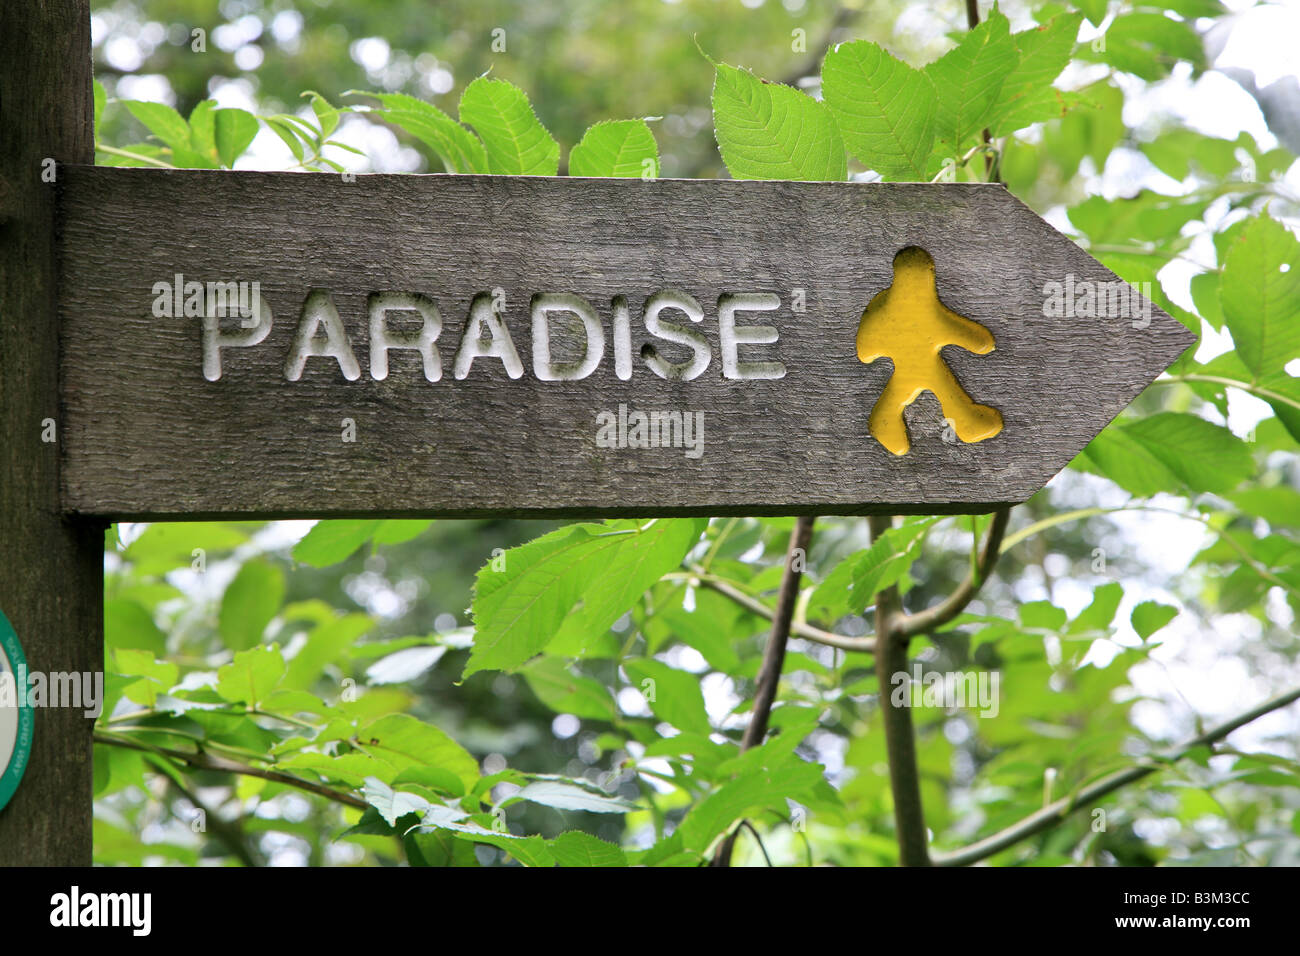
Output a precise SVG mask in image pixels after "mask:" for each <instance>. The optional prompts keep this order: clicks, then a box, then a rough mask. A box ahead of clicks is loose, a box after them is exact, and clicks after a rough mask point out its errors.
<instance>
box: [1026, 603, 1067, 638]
mask: <svg viewBox="0 0 1300 956" xmlns="http://www.w3.org/2000/svg"><path fill="white" fill-rule="evenodd" d="M1017 613H1018V614H1019V616H1020V623H1021V624H1022V625H1024V626H1025V627H1027V628H1030V629H1032V630H1036V631H1060V630H1061V629H1062V628H1063V627H1065V619H1066V615H1065V611H1063V610H1061V609H1060V608H1059V607H1057V606H1056V605H1055V604H1053V603H1052V602H1051V601H1026V602H1025V603H1024V604H1022V605H1020V607H1019V608H1018V609H1017Z"/></svg>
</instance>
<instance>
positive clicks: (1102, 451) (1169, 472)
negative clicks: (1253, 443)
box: [1083, 412, 1255, 497]
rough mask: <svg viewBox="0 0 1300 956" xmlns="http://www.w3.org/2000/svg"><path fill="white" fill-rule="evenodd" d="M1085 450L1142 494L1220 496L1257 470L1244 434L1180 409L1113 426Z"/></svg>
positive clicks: (1111, 475) (1122, 482) (1114, 476)
mask: <svg viewBox="0 0 1300 956" xmlns="http://www.w3.org/2000/svg"><path fill="white" fill-rule="evenodd" d="M1083 453H1084V455H1086V456H1087V457H1088V458H1089V459H1090V460H1091V461H1092V462H1093V463H1094V464H1095V465H1096V466H1097V468H1098V469H1099V470H1100V471H1101V473H1102V474H1104V475H1106V476H1107V477H1108V478H1110V479H1111V480H1112V481H1114V482H1115V483H1116V484H1118V485H1119V486H1120V487H1122V488H1124V489H1125V490H1127V491H1129V492H1132V493H1133V494H1135V495H1139V496H1142V497H1148V496H1150V495H1154V494H1156V493H1158V492H1161V491H1171V492H1175V493H1177V492H1187V491H1190V492H1202V491H1209V492H1214V493H1216V494H1221V493H1223V492H1225V491H1231V490H1233V488H1235V487H1236V486H1237V485H1238V484H1239V483H1240V482H1242V481H1244V480H1245V479H1246V478H1248V477H1250V475H1252V474H1253V473H1254V470H1255V465H1254V460H1253V459H1252V458H1251V455H1250V448H1249V446H1247V445H1246V443H1245V442H1243V441H1242V440H1241V439H1240V438H1238V437H1237V436H1235V435H1234V434H1232V432H1230V431H1228V430H1227V429H1226V428H1223V427H1221V426H1219V425H1215V424H1213V423H1211V422H1207V421H1205V420H1204V419H1203V418H1198V417H1196V416H1195V415H1188V414H1185V413H1181V412H1160V413H1159V414H1156V415H1151V416H1148V417H1146V418H1141V419H1138V420H1136V421H1130V422H1125V423H1123V424H1120V425H1112V426H1111V427H1109V428H1107V429H1105V430H1104V431H1103V432H1102V433H1101V434H1100V435H1098V436H1097V437H1096V438H1094V439H1093V440H1092V442H1090V443H1089V445H1088V447H1087V448H1085V449H1084V452H1083Z"/></svg>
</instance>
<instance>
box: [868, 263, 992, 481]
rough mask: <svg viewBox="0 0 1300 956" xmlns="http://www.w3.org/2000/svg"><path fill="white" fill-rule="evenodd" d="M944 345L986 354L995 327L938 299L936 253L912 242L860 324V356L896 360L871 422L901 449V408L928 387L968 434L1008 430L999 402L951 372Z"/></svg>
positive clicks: (904, 441) (880, 437)
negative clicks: (978, 396) (983, 398)
mask: <svg viewBox="0 0 1300 956" xmlns="http://www.w3.org/2000/svg"><path fill="white" fill-rule="evenodd" d="M945 345H957V346H960V347H961V348H964V349H966V350H968V351H971V352H974V353H975V354H977V355H987V354H988V353H989V352H992V351H993V348H994V343H993V333H992V332H990V331H989V330H988V329H986V328H984V326H982V325H980V324H979V323H978V322H972V321H971V320H970V319H968V318H965V317H964V316H960V315H958V314H957V313H956V312H953V311H952V310H950V309H948V308H947V307H946V306H945V305H944V304H943V303H942V302H940V301H939V293H938V290H937V289H936V288H935V279H934V260H933V259H931V258H930V254H929V253H928V252H926V251H925V250H924V249H918V248H917V247H916V246H908V247H907V248H906V249H904V250H902V251H901V252H899V254H898V255H896V256H895V257H894V284H893V285H891V286H890V287H889V288H888V289H885V291H883V292H881V293H879V294H878V295H876V297H875V298H873V299H872V300H871V302H870V303H869V304H868V305H867V308H866V311H865V312H863V313H862V321H861V322H860V323H859V324H858V358H859V359H861V360H862V361H863V362H866V363H867V364H870V363H872V362H874V361H876V359H881V358H887V359H891V360H892V361H893V363H894V373H893V375H891V376H890V378H889V382H888V383H887V384H886V385H885V390H884V392H882V393H881V395H880V398H879V399H878V400H877V401H876V404H875V407H874V408H872V409H871V419H870V421H869V422H868V425H869V426H870V428H871V434H872V435H874V436H875V438H876V440H877V441H878V442H880V444H882V445H884V446H885V447H886V448H887V449H889V450H890V451H891V452H893V453H894V454H895V455H906V454H907V451H908V449H909V448H910V447H911V442H910V441H909V440H908V436H907V425H906V424H905V423H904V421H903V410H904V409H905V408H907V406H908V405H911V404H912V403H913V402H914V401H916V399H917V398H918V397H919V396H920V394H921V393H922V392H924V391H927V390H928V391H930V392H932V393H933V394H934V397H935V398H937V399H938V400H939V405H940V406H941V407H942V408H943V415H944V418H945V419H947V420H948V422H949V423H950V424H951V427H952V430H953V431H954V432H955V433H956V435H957V437H958V438H960V439H961V440H962V441H964V442H977V441H983V440H984V439H986V438H992V437H993V436H994V435H996V434H997V433H998V432H1000V431H1002V415H1001V414H1000V413H999V412H998V410H997V409H996V408H990V407H989V406H987V405H977V404H976V403H975V402H974V400H973V399H971V397H970V396H969V395H967V394H966V392H965V390H963V389H962V387H961V385H959V384H958V383H957V379H956V378H954V377H953V374H952V370H951V369H949V368H948V364H947V363H946V362H945V361H944V360H943V356H942V355H940V354H939V351H940V349H942V348H943V347H944V346H945Z"/></svg>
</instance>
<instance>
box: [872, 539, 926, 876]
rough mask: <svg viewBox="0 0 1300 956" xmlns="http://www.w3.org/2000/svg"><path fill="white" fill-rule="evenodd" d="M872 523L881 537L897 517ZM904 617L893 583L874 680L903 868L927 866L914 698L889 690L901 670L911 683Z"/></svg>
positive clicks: (881, 600)
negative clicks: (901, 624) (898, 701)
mask: <svg viewBox="0 0 1300 956" xmlns="http://www.w3.org/2000/svg"><path fill="white" fill-rule="evenodd" d="M869 521H870V525H871V538H872V540H873V541H878V540H879V539H880V536H881V535H883V534H884V533H885V532H886V531H888V530H889V529H890V528H891V527H892V526H893V518H891V517H889V516H888V515H873V516H872V517H871V518H870V519H869ZM902 618H903V613H902V599H901V598H900V597H899V595H898V588H897V586H892V585H891V586H890V587H887V588H885V589H884V590H883V591H881V592H880V593H879V594H877V595H876V684H877V685H878V686H879V688H880V716H881V720H882V721H883V722H884V725H885V752H886V753H887V754H888V757H889V787H890V790H891V792H892V793H893V796H894V828H895V830H896V832H897V835H898V861H899V863H900V864H901V865H902V866H929V865H930V857H929V851H928V850H927V847H926V843H927V836H926V829H925V811H924V809H923V807H922V805H921V777H920V773H919V771H918V769H917V763H916V734H915V733H914V732H913V730H912V710H911V708H910V707H909V706H908V704H909V703H910V701H908V700H904V701H903V702H902V705H901V706H895V705H894V700H893V694H892V693H891V692H890V688H891V687H892V686H893V677H894V675H895V674H903V675H904V682H905V683H904V687H906V686H907V684H906V680H907V677H906V674H907V644H908V635H907V634H904V633H902V632H901V631H899V630H898V623H899V621H900V620H902Z"/></svg>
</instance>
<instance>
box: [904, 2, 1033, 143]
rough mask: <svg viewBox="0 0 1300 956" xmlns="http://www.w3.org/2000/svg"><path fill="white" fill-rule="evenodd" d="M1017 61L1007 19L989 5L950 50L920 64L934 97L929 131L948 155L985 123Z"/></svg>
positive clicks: (972, 136)
mask: <svg viewBox="0 0 1300 956" xmlns="http://www.w3.org/2000/svg"><path fill="white" fill-rule="evenodd" d="M1018 62H1019V54H1018V53H1017V52H1016V44H1015V41H1014V40H1012V39H1011V21H1009V20H1008V19H1007V18H1006V17H1005V16H1004V15H1003V14H1002V13H1001V12H1000V11H998V10H997V8H996V7H995V8H994V9H993V10H992V11H991V12H990V13H989V16H988V18H987V19H986V20H984V21H983V22H982V23H980V25H979V26H977V27H976V28H975V29H974V30H971V31H969V32H967V33H966V34H965V35H964V36H963V37H962V39H961V42H960V43H958V44H957V46H956V47H955V48H954V49H952V50H949V51H948V52H947V53H945V54H944V55H943V56H942V57H940V58H939V59H938V60H935V61H934V62H933V63H931V64H929V65H928V66H926V68H925V73H926V75H927V76H928V77H929V78H930V80H931V81H932V82H933V83H934V88H935V92H936V94H937V95H938V100H939V111H938V113H937V114H936V115H935V135H936V136H937V137H938V138H939V139H940V140H942V141H943V142H945V143H946V144H947V145H948V146H949V148H951V149H952V150H953V153H954V156H956V155H960V152H961V150H962V147H963V146H965V145H966V144H967V143H968V141H970V140H971V139H973V138H974V137H975V136H976V135H978V134H979V132H980V130H981V129H983V128H984V126H985V125H986V124H987V123H988V121H989V119H990V117H991V116H992V113H993V107H994V105H995V104H996V103H997V101H998V96H999V94H1000V93H1001V91H1002V85H1003V83H1004V82H1005V81H1006V79H1007V77H1008V76H1010V75H1011V72H1012V70H1014V69H1015V67H1016V64H1017V63H1018Z"/></svg>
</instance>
